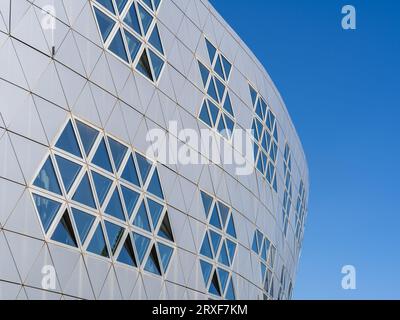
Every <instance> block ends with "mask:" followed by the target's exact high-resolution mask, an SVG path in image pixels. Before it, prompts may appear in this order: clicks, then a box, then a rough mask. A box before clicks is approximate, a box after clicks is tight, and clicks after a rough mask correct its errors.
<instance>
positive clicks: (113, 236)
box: [105, 221, 124, 254]
mask: <svg viewBox="0 0 400 320" xmlns="http://www.w3.org/2000/svg"><path fill="white" fill-rule="evenodd" d="M105 225H106V230H107V236H108V241H109V243H110V247H111V251H112V253H113V254H115V251H116V250H117V248H118V245H119V243H120V241H121V239H122V236H123V235H124V228H122V227H120V226H117V225H115V224H113V223H111V222H108V221H106V222H105Z"/></svg>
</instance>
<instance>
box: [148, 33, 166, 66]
mask: <svg viewBox="0 0 400 320" xmlns="http://www.w3.org/2000/svg"><path fill="white" fill-rule="evenodd" d="M149 42H150V44H151V45H153V47H154V48H156V49H157V50H158V52H160V53H161V54H164V49H163V46H162V44H161V38H160V32H159V31H158V27H157V25H155V26H154V29H153V32H152V34H151V36H150V38H149ZM153 66H154V64H153Z"/></svg>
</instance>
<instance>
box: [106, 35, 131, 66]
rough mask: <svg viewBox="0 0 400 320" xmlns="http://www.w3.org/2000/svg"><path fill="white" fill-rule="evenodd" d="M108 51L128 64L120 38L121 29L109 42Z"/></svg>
mask: <svg viewBox="0 0 400 320" xmlns="http://www.w3.org/2000/svg"><path fill="white" fill-rule="evenodd" d="M108 49H109V50H110V51H111V52H113V53H114V54H116V55H117V56H118V57H120V58H121V59H122V60H124V61H125V62H128V55H127V54H126V49H125V44H124V39H123V38H122V33H121V29H119V30H118V31H117V33H116V34H115V36H114V39H113V40H112V41H111V43H110V46H109V47H108Z"/></svg>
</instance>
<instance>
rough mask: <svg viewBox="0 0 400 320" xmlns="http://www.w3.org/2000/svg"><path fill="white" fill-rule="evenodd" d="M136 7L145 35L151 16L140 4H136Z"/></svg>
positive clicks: (151, 19)
mask: <svg viewBox="0 0 400 320" xmlns="http://www.w3.org/2000/svg"><path fill="white" fill-rule="evenodd" d="M138 9H139V17H140V20H141V21H142V27H143V31H144V35H146V34H147V31H149V28H150V25H151V22H152V21H153V17H152V16H151V14H150V13H148V12H147V10H146V9H145V8H143V7H142V6H141V5H140V4H138Z"/></svg>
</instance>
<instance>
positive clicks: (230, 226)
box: [226, 215, 236, 239]
mask: <svg viewBox="0 0 400 320" xmlns="http://www.w3.org/2000/svg"><path fill="white" fill-rule="evenodd" d="M226 233H227V234H229V235H230V236H231V237H232V238H235V239H236V229H235V224H234V223H233V216H232V215H231V218H230V219H229V223H228V227H227V228H226Z"/></svg>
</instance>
